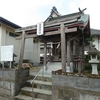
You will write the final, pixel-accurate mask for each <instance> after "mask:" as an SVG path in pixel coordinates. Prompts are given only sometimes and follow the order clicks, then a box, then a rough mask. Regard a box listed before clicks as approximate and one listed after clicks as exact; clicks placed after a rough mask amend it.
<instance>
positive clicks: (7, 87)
mask: <svg viewBox="0 0 100 100" xmlns="http://www.w3.org/2000/svg"><path fill="white" fill-rule="evenodd" d="M28 78H29V69H21V70H20V71H19V70H18V69H1V70H0V97H2V98H5V99H4V100H6V98H8V99H7V100H11V98H13V96H15V95H18V94H19V91H20V88H21V87H23V86H24V85H25V80H26V79H28ZM9 98H10V99H9Z"/></svg>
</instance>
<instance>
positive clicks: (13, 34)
mask: <svg viewBox="0 0 100 100" xmlns="http://www.w3.org/2000/svg"><path fill="white" fill-rule="evenodd" d="M9 36H11V37H17V36H19V35H18V34H15V33H12V32H9Z"/></svg>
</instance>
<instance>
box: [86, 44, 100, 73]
mask: <svg viewBox="0 0 100 100" xmlns="http://www.w3.org/2000/svg"><path fill="white" fill-rule="evenodd" d="M88 54H89V55H90V60H89V63H90V64H91V65H92V74H97V75H98V70H97V65H98V64H99V63H100V62H99V60H98V59H97V55H98V54H100V51H98V50H97V49H96V48H95V45H92V49H91V50H89V51H88Z"/></svg>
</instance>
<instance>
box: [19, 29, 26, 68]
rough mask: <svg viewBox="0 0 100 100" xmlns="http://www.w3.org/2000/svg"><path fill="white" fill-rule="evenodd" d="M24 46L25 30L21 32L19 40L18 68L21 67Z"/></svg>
mask: <svg viewBox="0 0 100 100" xmlns="http://www.w3.org/2000/svg"><path fill="white" fill-rule="evenodd" d="M24 47H25V31H23V32H22V41H21V49H20V58H19V69H21V68H22V63H23V56H24Z"/></svg>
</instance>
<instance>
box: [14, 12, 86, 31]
mask: <svg viewBox="0 0 100 100" xmlns="http://www.w3.org/2000/svg"><path fill="white" fill-rule="evenodd" d="M71 15H73V14H70V16H71ZM86 21H88V15H86V14H82V13H77V14H76V15H75V14H74V16H72V17H66V18H65V17H64V18H62V19H61V18H60V19H57V20H53V21H48V22H44V28H48V27H49V28H50V27H60V24H61V23H64V24H65V25H66V26H69V25H70V26H72V25H73V24H78V23H79V24H80V23H82V24H84V23H86ZM36 28H37V25H32V26H28V27H23V28H19V29H16V30H15V32H19V33H21V32H22V31H31V30H35V29H36Z"/></svg>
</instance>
